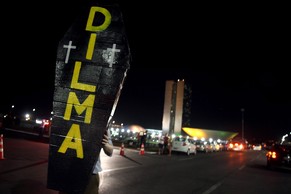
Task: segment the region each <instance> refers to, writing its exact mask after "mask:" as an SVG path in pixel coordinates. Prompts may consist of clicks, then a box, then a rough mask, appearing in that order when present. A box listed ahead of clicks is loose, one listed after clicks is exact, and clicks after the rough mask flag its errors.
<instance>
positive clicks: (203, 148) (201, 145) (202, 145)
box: [195, 140, 213, 153]
mask: <svg viewBox="0 0 291 194" xmlns="http://www.w3.org/2000/svg"><path fill="white" fill-rule="evenodd" d="M195 145H196V150H197V152H204V153H209V152H213V146H211V144H210V143H209V142H207V141H202V140H196V141H195Z"/></svg>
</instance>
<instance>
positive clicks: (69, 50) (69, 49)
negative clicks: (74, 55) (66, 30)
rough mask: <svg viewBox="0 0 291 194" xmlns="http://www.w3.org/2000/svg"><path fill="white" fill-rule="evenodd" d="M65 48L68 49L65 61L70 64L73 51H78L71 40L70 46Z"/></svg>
mask: <svg viewBox="0 0 291 194" xmlns="http://www.w3.org/2000/svg"><path fill="white" fill-rule="evenodd" d="M63 47H64V48H67V49H68V50H67V54H66V60H65V63H68V61H69V57H70V52H71V49H76V46H72V41H71V40H70V41H69V45H64V46H63Z"/></svg>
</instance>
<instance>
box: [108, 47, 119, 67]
mask: <svg viewBox="0 0 291 194" xmlns="http://www.w3.org/2000/svg"><path fill="white" fill-rule="evenodd" d="M107 51H109V52H110V54H111V56H110V59H109V67H112V65H113V63H114V57H115V52H120V49H116V44H113V47H112V48H107Z"/></svg>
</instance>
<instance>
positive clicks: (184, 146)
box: [172, 137, 197, 155]
mask: <svg viewBox="0 0 291 194" xmlns="http://www.w3.org/2000/svg"><path fill="white" fill-rule="evenodd" d="M172 152H183V153H186V154H187V155H190V154H194V155H196V153H197V152H196V145H195V142H194V140H193V139H192V138H189V137H175V138H174V139H173V142H172Z"/></svg>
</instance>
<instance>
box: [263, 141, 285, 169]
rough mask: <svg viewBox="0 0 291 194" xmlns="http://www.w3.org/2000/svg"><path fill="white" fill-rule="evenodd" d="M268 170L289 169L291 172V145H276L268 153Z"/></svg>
mask: <svg viewBox="0 0 291 194" xmlns="http://www.w3.org/2000/svg"><path fill="white" fill-rule="evenodd" d="M266 158H267V168H269V169H273V168H277V167H278V168H288V169H290V170H291V143H288V144H279V143H277V144H275V145H273V146H272V148H270V149H269V150H268V151H267V153H266Z"/></svg>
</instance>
